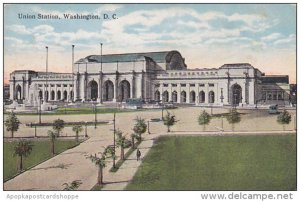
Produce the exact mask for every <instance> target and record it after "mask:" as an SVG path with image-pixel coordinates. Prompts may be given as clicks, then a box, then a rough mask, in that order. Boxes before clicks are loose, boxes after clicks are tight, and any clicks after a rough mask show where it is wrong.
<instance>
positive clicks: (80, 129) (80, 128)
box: [72, 125, 83, 142]
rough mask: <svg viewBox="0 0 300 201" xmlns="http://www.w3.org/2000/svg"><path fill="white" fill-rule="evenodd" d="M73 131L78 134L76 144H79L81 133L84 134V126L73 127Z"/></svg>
mask: <svg viewBox="0 0 300 201" xmlns="http://www.w3.org/2000/svg"><path fill="white" fill-rule="evenodd" d="M72 130H73V131H74V132H75V133H76V137H75V139H76V142H79V133H80V132H82V130H83V128H82V125H75V126H73V128H72Z"/></svg>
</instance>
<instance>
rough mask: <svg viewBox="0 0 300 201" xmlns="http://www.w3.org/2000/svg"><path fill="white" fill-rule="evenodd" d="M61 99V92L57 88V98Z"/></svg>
mask: <svg viewBox="0 0 300 201" xmlns="http://www.w3.org/2000/svg"><path fill="white" fill-rule="evenodd" d="M60 99H61V92H60V91H59V90H58V91H57V100H60Z"/></svg>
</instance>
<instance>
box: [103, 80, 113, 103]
mask: <svg viewBox="0 0 300 201" xmlns="http://www.w3.org/2000/svg"><path fill="white" fill-rule="evenodd" d="M113 98H114V83H113V82H112V81H110V80H107V81H105V82H104V84H103V101H112V100H113Z"/></svg>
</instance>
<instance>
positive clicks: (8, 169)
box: [3, 140, 78, 181]
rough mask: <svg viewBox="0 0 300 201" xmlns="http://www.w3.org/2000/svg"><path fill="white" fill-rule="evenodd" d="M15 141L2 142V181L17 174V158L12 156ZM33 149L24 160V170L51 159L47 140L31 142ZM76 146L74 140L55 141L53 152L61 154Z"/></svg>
mask: <svg viewBox="0 0 300 201" xmlns="http://www.w3.org/2000/svg"><path fill="white" fill-rule="evenodd" d="M17 143H18V142H17V141H12V142H4V144H3V145H4V147H3V148H4V155H3V157H4V158H3V160H4V181H6V180H7V179H9V178H11V177H13V176H14V175H16V174H17V165H18V160H19V158H18V157H17V156H15V157H14V156H13V151H14V146H15V145H16V144H17ZM32 144H33V149H32V152H31V154H30V155H29V156H28V157H26V158H25V159H24V168H25V169H27V168H30V167H32V166H35V165H37V164H39V163H41V162H42V161H45V160H47V159H49V158H50V157H51V154H50V142H49V140H38V141H32ZM76 145H78V143H76V142H75V140H57V141H56V142H55V152H56V153H61V152H63V151H65V150H67V149H69V148H72V147H74V146H76Z"/></svg>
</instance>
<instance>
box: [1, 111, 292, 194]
mask: <svg viewBox="0 0 300 201" xmlns="http://www.w3.org/2000/svg"><path fill="white" fill-rule="evenodd" d="M201 110H203V109H201V108H195V107H188V108H179V109H176V110H170V112H171V113H174V114H175V116H176V118H177V119H178V120H179V121H178V122H177V124H176V125H175V126H173V127H172V128H171V131H173V132H171V133H169V134H167V133H166V127H165V126H164V125H162V123H161V122H155V123H154V122H151V123H150V132H151V134H150V135H148V134H147V133H146V134H144V135H143V137H144V141H143V142H142V143H141V144H140V146H139V148H140V150H141V153H142V156H145V155H146V154H147V152H148V151H149V150H150V148H151V146H152V144H153V139H155V138H156V137H158V136H159V135H163V134H167V135H170V134H171V135H176V134H179V135H227V134H228V135H231V134H232V132H231V131H230V130H231V125H229V124H228V123H227V121H226V119H225V118H224V119H223V129H224V130H225V131H224V132H221V131H220V127H221V125H222V119H221V118H218V119H213V120H212V122H211V124H210V125H208V126H206V130H207V132H205V131H204V132H203V131H202V129H203V128H202V126H199V125H198V123H197V116H198V115H199V113H200V112H201ZM206 110H207V111H208V112H210V109H206ZM226 111H227V110H224V109H214V110H213V112H214V113H221V112H226ZM241 112H244V113H245V114H244V115H242V121H241V122H240V123H238V124H237V125H235V131H236V132H235V133H236V134H240V135H243V134H246V135H249V134H274V133H275V134H276V133H277V134H287V133H295V132H294V131H292V130H293V129H294V124H293V122H291V123H290V125H288V126H286V130H287V131H285V132H283V131H282V125H278V124H277V123H276V117H277V116H276V115H268V114H267V112H266V111H259V112H253V111H241ZM290 112H291V113H292V115H295V111H290ZM136 116H140V117H142V118H145V119H146V120H150V119H151V118H159V117H161V111H160V110H157V111H146V112H131V113H118V114H117V118H116V125H117V126H116V127H117V128H119V129H121V130H122V131H123V132H124V133H125V134H126V135H127V136H128V138H129V136H130V134H131V133H132V127H133V125H134V119H135V118H136ZM112 117H113V114H99V115H98V120H99V121H101V120H112ZM37 118H38V117H36V116H19V119H20V121H21V122H22V123H23V124H22V126H21V129H20V131H18V132H17V133H16V136H19V137H22V136H33V129H32V128H27V127H24V124H25V123H30V122H34V121H35V119H37ZM57 118H61V119H64V120H65V121H78V120H80V121H92V120H93V119H94V115H93V114H90V115H60V116H44V117H43V119H44V121H47V122H51V121H53V120H55V119H57ZM112 128H113V125H112V123H110V124H108V125H101V126H98V127H97V129H94V127H88V135H89V139H88V140H86V141H85V142H83V143H81V144H80V145H79V146H77V147H74V148H72V149H69V150H67V151H65V152H63V153H61V154H59V155H57V156H55V157H53V158H51V159H49V160H47V161H45V162H43V163H41V164H39V165H37V166H35V167H34V168H32V169H30V170H28V171H26V172H24V173H22V174H20V175H18V176H16V177H15V178H13V179H11V180H9V181H7V182H5V183H4V189H5V190H62V189H63V186H62V184H63V183H70V182H72V181H74V180H81V182H82V184H81V185H80V187H79V190H90V189H91V188H92V187H93V186H94V185H95V183H96V180H97V167H96V166H95V165H94V164H93V163H92V162H91V161H90V160H89V159H86V156H87V155H89V154H95V153H99V152H101V151H103V149H104V148H105V147H106V146H107V145H110V144H112V143H113V132H112ZM48 129H49V128H43V129H38V133H39V135H45V136H46V135H47V130H48ZM258 131H259V132H258ZM63 133H64V135H74V134H73V132H72V131H71V128H70V127H68V128H65V129H64V131H63ZM4 135H5V136H9V133H7V132H5V133H4ZM119 151H120V150H119V149H117V155H119ZM25 160H26V159H25ZM140 164H141V162H140V161H136V160H135V152H133V153H132V154H131V155H130V156H129V160H126V161H125V162H124V163H123V165H122V166H121V168H120V169H119V170H118V171H117V172H116V173H111V172H109V169H110V167H111V166H112V163H111V162H109V163H108V164H107V167H106V168H105V169H104V182H105V183H106V185H105V186H104V188H103V190H122V189H124V188H125V187H126V185H127V184H128V182H129V181H130V180H131V179H132V177H133V176H134V174H135V172H136V170H137V168H138V167H139V165H140Z"/></svg>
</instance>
